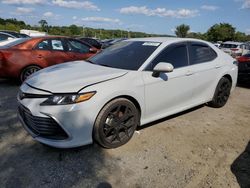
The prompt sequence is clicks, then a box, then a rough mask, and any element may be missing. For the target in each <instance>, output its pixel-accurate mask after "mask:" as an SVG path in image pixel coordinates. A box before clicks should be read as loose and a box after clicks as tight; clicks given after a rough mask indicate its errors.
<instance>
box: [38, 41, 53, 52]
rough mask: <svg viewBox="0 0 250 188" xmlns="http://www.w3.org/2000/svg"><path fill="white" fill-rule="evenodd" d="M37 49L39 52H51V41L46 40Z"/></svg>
mask: <svg viewBox="0 0 250 188" xmlns="http://www.w3.org/2000/svg"><path fill="white" fill-rule="evenodd" d="M36 49H38V50H50V45H49V41H48V40H44V41H42V42H40V43H39V44H38V45H37V47H36Z"/></svg>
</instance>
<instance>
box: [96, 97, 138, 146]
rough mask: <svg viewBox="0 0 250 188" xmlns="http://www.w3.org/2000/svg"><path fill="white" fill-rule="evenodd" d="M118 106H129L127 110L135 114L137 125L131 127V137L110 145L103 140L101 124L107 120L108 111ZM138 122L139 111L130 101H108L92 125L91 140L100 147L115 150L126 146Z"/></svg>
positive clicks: (122, 99) (119, 99) (121, 99)
mask: <svg viewBox="0 0 250 188" xmlns="http://www.w3.org/2000/svg"><path fill="white" fill-rule="evenodd" d="M118 104H119V105H120V104H122V105H127V106H129V108H131V110H132V111H133V112H135V113H136V114H135V121H136V122H137V123H135V125H134V126H133V133H132V135H131V136H130V137H129V138H128V139H127V140H126V141H125V142H121V143H116V144H110V143H108V142H107V141H106V140H105V139H104V135H103V134H104V133H103V122H105V121H106V118H107V116H108V114H109V112H110V110H112V109H113V108H114V107H115V106H117V105H118ZM139 122H140V115H139V111H138V109H137V108H136V106H135V105H134V104H133V103H132V102H131V101H130V100H128V99H125V98H118V99H114V100H112V101H110V102H109V103H107V104H106V105H105V106H104V107H103V108H102V110H101V111H100V113H99V114H98V116H97V118H96V121H95V125H94V130H93V138H94V140H95V141H97V142H98V143H99V144H100V145H101V146H103V147H105V148H117V147H119V146H122V145H124V144H126V143H127V142H128V141H129V140H130V139H131V138H132V136H133V134H134V131H135V130H136V128H137V126H138V125H139Z"/></svg>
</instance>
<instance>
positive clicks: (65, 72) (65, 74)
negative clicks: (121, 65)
mask: <svg viewBox="0 0 250 188" xmlns="http://www.w3.org/2000/svg"><path fill="white" fill-rule="evenodd" d="M126 73H127V71H126V70H122V69H114V68H109V67H104V66H99V65H95V64H91V63H88V62H85V61H75V62H69V63H63V64H60V65H55V66H51V67H48V68H45V69H43V70H40V71H38V72H36V73H35V74H34V75H32V76H31V77H30V78H29V79H27V80H26V81H25V83H26V84H28V85H29V86H31V87H33V88H36V89H40V90H44V91H48V92H51V93H75V92H79V91H80V90H81V89H83V88H84V87H87V86H89V85H93V84H97V83H100V82H105V81H108V80H111V79H115V78H118V77H121V76H123V75H125V74H126Z"/></svg>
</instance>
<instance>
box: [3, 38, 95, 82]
mask: <svg viewBox="0 0 250 188" xmlns="http://www.w3.org/2000/svg"><path fill="white" fill-rule="evenodd" d="M96 52H97V49H96V48H94V47H92V46H90V45H89V44H87V43H84V42H82V41H80V40H76V39H73V38H67V37H57V36H55V37H53V36H52V37H38V38H25V39H20V40H17V41H14V42H11V43H8V44H7V45H4V46H2V47H1V48H0V78H3V77H7V78H18V79H19V80H20V81H21V82H23V81H24V80H25V79H26V78H27V77H29V76H30V75H31V74H33V73H34V72H36V71H38V70H40V69H42V68H45V67H48V66H51V65H55V64H59V63H64V62H69V61H76V60H84V59H88V58H89V57H91V56H93V55H94V54H95V53H96Z"/></svg>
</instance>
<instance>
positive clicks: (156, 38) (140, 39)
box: [126, 37, 206, 43]
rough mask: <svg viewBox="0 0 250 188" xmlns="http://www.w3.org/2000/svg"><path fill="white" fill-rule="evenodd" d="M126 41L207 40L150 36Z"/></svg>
mask: <svg viewBox="0 0 250 188" xmlns="http://www.w3.org/2000/svg"><path fill="white" fill-rule="evenodd" d="M126 41H141V42H160V43H165V42H170V43H171V42H184V41H194V42H206V41H203V40H199V39H193V38H178V37H149V38H133V39H127V40H126Z"/></svg>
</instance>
